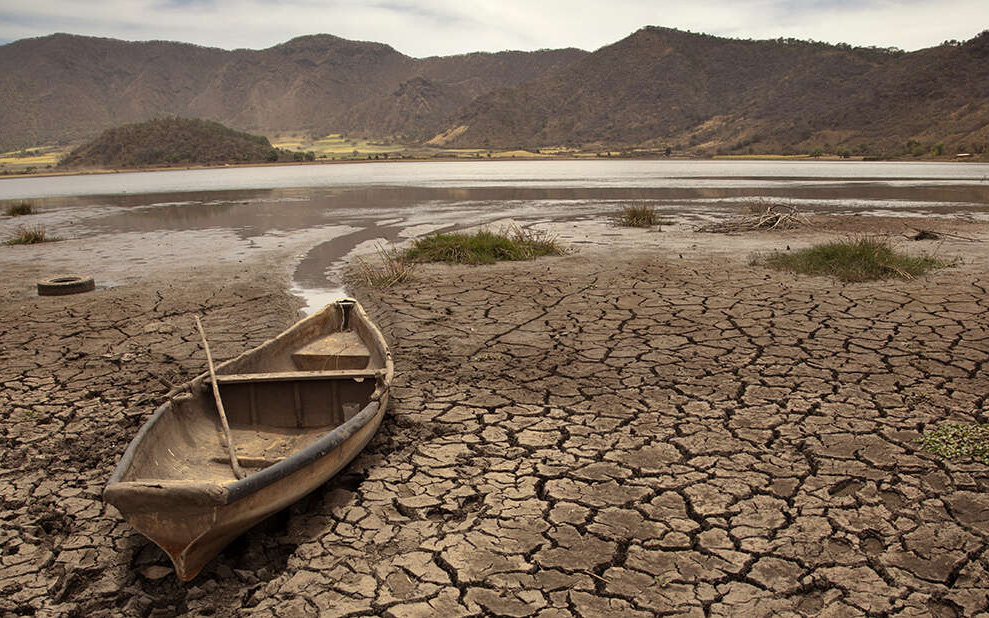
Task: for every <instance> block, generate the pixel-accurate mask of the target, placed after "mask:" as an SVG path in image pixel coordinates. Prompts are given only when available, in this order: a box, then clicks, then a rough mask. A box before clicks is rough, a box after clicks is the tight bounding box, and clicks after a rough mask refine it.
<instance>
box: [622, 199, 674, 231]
mask: <svg viewBox="0 0 989 618" xmlns="http://www.w3.org/2000/svg"><path fill="white" fill-rule="evenodd" d="M612 221H613V222H614V224H615V225H619V226H622V227H653V226H654V225H673V221H668V220H664V219H662V218H661V217H660V216H659V212H657V211H656V209H655V208H653V207H652V206H646V205H645V204H628V205H626V206H624V207H623V208H622V209H621V211H620V212H619V213H617V214H616V215H615V216H614V217H612Z"/></svg>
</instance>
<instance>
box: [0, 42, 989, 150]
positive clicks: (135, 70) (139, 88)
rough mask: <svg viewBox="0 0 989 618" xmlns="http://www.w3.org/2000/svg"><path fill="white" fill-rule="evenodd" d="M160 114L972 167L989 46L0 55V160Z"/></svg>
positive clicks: (4, 51)
mask: <svg viewBox="0 0 989 618" xmlns="http://www.w3.org/2000/svg"><path fill="white" fill-rule="evenodd" d="M163 116H185V117H197V118H203V119H208V120H213V121H217V122H222V123H224V124H226V125H229V126H231V127H234V128H236V129H238V130H243V131H250V132H253V133H262V134H266V135H273V134H277V133H283V132H296V133H306V134H309V135H311V136H314V137H316V136H321V135H326V134H330V133H344V134H348V135H352V134H357V135H362V136H369V137H389V138H393V139H397V140H399V141H403V142H406V143H428V144H431V145H435V146H449V147H474V148H477V147H480V148H540V147H547V146H557V145H570V146H579V147H582V148H587V149H614V148H634V147H639V148H665V147H672V148H673V149H674V150H677V151H681V150H682V151H692V152H695V153H708V154H712V153H721V154H730V153H738V154H758V153H769V152H773V153H786V152H809V151H812V150H815V149H817V150H820V151H823V152H838V153H841V152H849V153H861V154H870V153H876V154H878V153H888V154H903V152H901V151H904V149H905V150H906V151H909V150H911V149H913V150H914V151H916V150H917V149H920V151H922V152H924V153H926V152H928V151H929V150H930V149H937V150H938V151H939V152H940V151H947V152H949V153H950V152H961V151H966V152H975V153H980V152H989V31H986V32H983V33H982V34H981V35H979V36H977V37H975V38H973V39H971V40H969V41H966V42H956V41H951V42H945V43H944V44H942V45H940V46H937V47H933V48H929V49H923V50H919V51H915V52H910V53H906V52H902V51H899V50H895V49H882V48H861V47H857V48H856V47H851V46H848V45H830V44H824V43H815V42H808V41H797V40H793V39H778V40H763V41H752V40H738V39H725V38H719V37H714V36H709V35H703V34H694V33H689V32H682V31H678V30H672V29H666V28H657V27H646V28H643V29H641V30H639V31H637V32H635V33H633V34H632V35H630V36H629V37H627V38H625V39H622V40H621V41H618V42H616V43H614V44H612V45H609V46H606V47H603V48H601V49H599V50H597V51H594V52H592V53H588V52H585V51H582V50H578V49H560V50H540V51H535V52H500V53H473V54H465V55H458V56H447V57H431V58H411V57H409V56H406V55H404V54H401V53H399V52H398V51H396V50H394V49H393V48H391V47H389V46H387V45H384V44H381V43H370V42H359V41H349V40H345V39H341V38H338V37H335V36H331V35H314V36H305V37H300V38H296V39H293V40H291V41H288V42H287V43H283V44H281V45H276V46H274V47H271V48H268V49H263V50H246V49H240V50H232V51H228V50H222V49H216V48H206V47H199V46H195V45H189V44H184V43H172V42H162V41H152V42H140V43H137V42H126V41H119V40H114V39H101V38H91V37H81V36H74V35H67V34H56V35H51V36H47V37H41V38H36V39H24V40H21V41H15V42H13V43H9V44H7V45H3V46H0V150H10V149H14V148H23V147H27V146H32V145H37V144H43V143H53V142H74V141H80V140H82V139H86V138H89V137H92V136H93V135H95V134H97V133H99V132H100V131H101V130H103V129H106V128H109V127H113V126H117V125H120V124H124V123H128V122H136V121H141V120H146V119H149V118H156V117H163ZM914 154H917V153H916V152H914Z"/></svg>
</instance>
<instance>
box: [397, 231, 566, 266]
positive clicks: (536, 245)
mask: <svg viewBox="0 0 989 618" xmlns="http://www.w3.org/2000/svg"><path fill="white" fill-rule="evenodd" d="M564 253H566V249H564V248H563V247H562V246H561V245H560V243H559V242H557V240H556V238H554V237H551V236H550V235H548V234H546V233H545V232H538V231H532V230H525V229H522V228H520V227H517V226H516V227H512V228H511V229H509V230H504V231H502V232H498V233H495V232H491V231H488V230H479V231H477V232H473V233H453V234H431V235H429V236H424V237H422V238H418V239H416V240H415V242H414V243H413V244H412V247H410V248H409V249H407V250H406V252H405V257H406V258H407V259H409V260H412V261H414V262H448V263H452V264H492V263H494V262H496V261H499V260H510V261H515V260H531V259H533V258H536V257H539V256H543V255H563V254H564Z"/></svg>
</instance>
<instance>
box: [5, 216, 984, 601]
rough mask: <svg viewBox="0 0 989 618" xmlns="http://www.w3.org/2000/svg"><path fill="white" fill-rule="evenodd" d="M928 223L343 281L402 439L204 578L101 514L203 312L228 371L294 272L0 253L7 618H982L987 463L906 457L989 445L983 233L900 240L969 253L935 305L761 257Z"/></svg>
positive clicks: (281, 315) (391, 438) (881, 223)
mask: <svg viewBox="0 0 989 618" xmlns="http://www.w3.org/2000/svg"><path fill="white" fill-rule="evenodd" d="M911 225H914V226H920V225H927V226H928V227H930V225H932V224H930V223H929V222H928V223H924V222H922V221H920V220H906V219H895V220H885V219H873V218H866V217H848V218H840V217H831V218H821V219H819V220H817V221H816V226H815V228H814V229H812V230H807V231H799V230H798V231H792V232H783V233H777V234H755V235H740V236H735V237H729V238H728V239H727V241H726V239H725V238H724V237H712V236H710V235H700V234H696V233H692V232H688V231H685V230H675V232H676V233H674V231H664V232H652V233H650V232H639V231H635V230H629V231H628V232H627V233H626V232H625V231H618V232H617V233H621V234H625V235H626V237H625V239H624V241H623V243H622V244H621V246H623V247H624V248H623V249H622V250H621V251H617V252H616V251H614V250H610V251H609V250H608V249H607V247H608V245H609V243H612V242H613V240H614V239H613V238H612V237H610V236H604V237H602V236H601V235H600V234H599V233H597V232H594V231H593V230H589V229H584V228H581V227H580V224H579V223H577V224H574V223H567V224H566V225H563V224H561V225H560V226H559V227H558V229H555V230H553V231H556V232H566V233H567V234H569V235H570V236H571V237H572V238H573V239H579V240H581V241H582V245H581V246H582V249H581V251H580V252H579V253H576V254H574V255H569V256H565V257H561V258H553V259H542V260H538V261H534V262H525V263H516V264H499V265H496V266H492V267H484V268H461V267H457V268H451V267H439V266H430V267H424V268H422V269H421V270H420V271H419V280H418V281H417V282H415V283H412V284H409V285H406V286H403V287H396V288H393V289H391V290H388V291H373V290H367V289H363V288H361V287H360V286H359V285H357V284H356V282H354V281H351V284H352V288H351V291H352V292H353V293H354V294H355V295H356V296H357V297H358V298H360V299H361V300H362V302H364V303H365V306H366V307H367V309H368V311H369V313H370V314H371V315H372V317H373V318H374V319H375V320H376V321H377V322H378V323H379V325H380V326H381V328H382V330H383V331H384V332H385V334H386V336H387V337H388V338H389V341H390V342H391V344H392V345H393V352H394V355H395V359H396V385H395V390H394V399H393V405H392V407H391V409H390V410H389V411H388V414H387V416H386V419H385V422H384V424H383V427H382V429H381V431H380V432H379V434H378V435H377V436H376V438H375V439H374V440H373V442H372V443H371V445H370V446H369V447H368V449H366V451H365V452H364V453H363V454H362V455H361V456H360V457H358V459H357V460H355V462H354V463H353V464H352V465H351V466H350V467H349V468H348V469H347V471H346V472H345V473H344V474H343V475H341V476H340V477H338V478H337V479H335V480H334V481H332V482H330V483H328V484H327V485H326V486H324V487H322V488H321V489H320V490H318V491H317V492H315V493H314V494H312V495H311V496H309V497H308V498H306V499H304V500H302V501H301V502H300V503H298V504H296V505H294V506H292V507H290V508H289V509H287V510H286V511H285V512H283V513H280V514H278V515H276V516H274V517H272V518H271V519H269V520H268V521H266V522H265V523H263V524H261V525H259V526H257V527H256V528H254V529H252V530H251V531H249V532H248V533H247V534H245V535H244V536H243V537H241V538H240V539H238V540H237V541H236V542H235V543H234V544H233V545H231V546H230V547H229V548H228V549H227V550H225V551H224V552H223V553H222V554H221V555H220V556H219V557H218V558H216V559H215V560H213V561H212V562H211V563H210V564H209V565H208V566H207V567H206V569H205V570H204V571H203V573H202V574H201V575H200V576H198V577H197V578H196V579H195V580H193V581H192V582H190V583H188V584H184V585H183V584H179V583H178V582H177V581H176V580H175V578H174V576H173V575H172V573H171V568H170V566H169V563H168V560H167V558H166V557H165V555H164V554H163V553H162V552H161V551H160V550H158V549H157V548H156V547H155V546H153V545H152V544H151V543H150V542H148V541H147V540H145V539H144V538H143V537H141V536H140V535H138V534H137V533H135V532H134V531H133V530H132V529H131V528H130V527H129V526H128V525H127V524H126V523H125V522H123V521H122V520H121V519H120V517H119V515H118V514H117V513H116V512H115V511H114V510H113V509H112V508H111V507H107V506H105V505H104V504H103V503H102V501H101V500H100V492H101V491H102V487H103V484H104V483H105V481H106V478H107V477H108V476H109V474H110V472H111V471H112V469H113V467H114V465H115V464H116V461H117V459H118V458H119V456H120V454H121V453H122V452H123V449H124V448H125V446H126V444H127V442H128V441H129V440H130V438H131V437H132V436H133V434H134V432H135V431H136V430H137V428H138V427H139V426H140V425H141V423H143V421H144V420H146V419H147V417H148V416H149V415H150V414H151V413H152V412H153V410H154V408H155V406H156V405H157V404H158V403H160V402H161V400H162V397H163V395H164V393H165V392H167V390H168V388H169V387H170V386H171V385H173V384H178V383H181V382H182V381H184V380H186V379H188V378H190V377H191V376H193V375H195V374H196V373H198V372H199V371H201V370H202V369H203V359H202V358H201V357H202V353H201V350H200V349H199V347H198V343H197V335H196V333H195V330H194V327H193V325H192V316H193V315H196V314H198V315H202V316H204V324H205V326H206V328H207V330H208V331H209V333H210V339H211V345H212V347H213V351H214V355H215V356H216V358H217V359H218V360H223V359H226V358H229V357H231V356H233V355H235V354H237V353H239V352H240V351H242V350H243V349H245V348H248V347H251V346H253V345H256V344H258V343H260V342H261V341H263V340H264V339H266V338H269V337H271V336H273V335H275V334H277V333H278V332H280V331H281V330H282V329H283V328H284V327H285V326H287V325H288V324H290V323H292V322H293V321H294V320H295V319H296V317H297V314H298V310H299V308H300V306H301V303H300V301H299V300H298V299H296V298H294V297H291V296H289V295H288V294H287V293H286V291H285V290H286V289H287V287H288V284H289V282H288V268H287V264H289V263H290V262H291V252H290V251H288V250H283V251H280V252H279V251H274V252H270V253H264V254H263V255H258V256H256V257H253V258H251V257H247V256H245V257H243V258H242V259H243V261H242V262H238V261H234V260H231V261H228V262H223V263H219V264H213V265H211V267H210V268H203V267H202V266H201V265H197V264H195V263H192V262H193V261H191V260H190V261H189V262H188V263H186V262H183V263H180V264H171V265H169V266H166V265H164V264H162V265H159V266H157V267H156V266H155V265H154V264H150V265H148V266H147V267H146V269H145V272H142V273H141V275H140V276H132V277H124V278H122V279H121V284H120V285H117V286H115V287H110V288H101V289H98V290H96V291H95V292H92V293H89V294H82V295H77V296H70V297H37V296H35V295H34V294H33V291H32V286H33V284H34V281H35V280H36V279H38V278H41V277H42V276H45V275H47V274H48V273H49V272H50V270H51V269H52V268H53V264H54V265H55V266H58V265H59V264H61V263H62V261H61V260H62V259H63V258H60V257H59V251H62V249H57V248H56V249H53V248H52V247H45V246H37V247H30V248H0V250H2V251H9V250H12V249H13V250H18V251H20V253H19V254H18V256H19V257H18V258H17V259H7V260H4V262H5V269H6V270H8V273H9V274H8V281H9V282H10V283H8V284H7V285H6V286H4V288H3V290H2V294H0V382H2V383H3V386H4V388H3V390H2V391H0V417H2V420H3V423H2V424H0V427H2V429H0V439H2V440H3V450H2V454H0V501H2V504H3V509H2V525H0V581H2V584H0V586H2V588H0V592H2V594H0V613H2V614H3V615H31V614H36V615H77V616H82V615H91V616H104V615H106V616H110V615H158V616H171V615H214V616H234V615H257V616H268V615H284V616H298V615H314V616H315V615H331V616H333V615H385V616H428V615H434V614H444V615H484V614H493V615H516V616H523V615H541V616H608V615H631V616H649V615H653V614H654V613H656V612H670V611H679V612H680V613H682V614H684V615H697V616H700V615H729V614H730V615H741V614H744V615H775V614H779V613H781V612H791V613H792V614H794V615H808V616H809V615H818V614H821V613H833V614H838V615H862V614H870V615H871V614H875V615H893V614H909V615H939V616H951V615H957V616H961V615H971V614H974V613H977V612H980V611H986V610H987V609H989V557H987V549H989V498H987V497H986V496H987V494H986V491H987V489H989V467H987V466H985V465H983V464H978V463H972V462H959V463H946V462H942V461H940V460H938V459H937V458H935V457H933V456H931V455H928V454H926V453H923V452H920V451H918V450H917V449H916V447H915V444H914V442H913V440H914V438H916V436H918V435H919V432H920V431H922V430H923V429H924V428H925V427H928V426H933V425H934V424H936V423H938V422H941V421H943V420H953V421H960V422H986V421H987V420H989V419H987V417H986V414H985V413H984V412H983V411H984V410H985V409H986V399H987V394H989V337H987V333H989V297H987V296H986V290H987V289H989V261H987V258H989V248H987V244H989V243H987V242H986V241H987V240H989V225H986V224H976V223H967V222H964V221H938V222H937V223H936V225H937V226H938V229H940V230H941V231H946V232H952V233H955V234H957V235H959V236H965V237H969V238H975V239H978V242H971V241H967V240H963V239H960V238H946V239H945V240H944V241H943V243H937V242H933V241H923V242H918V243H909V244H905V245H904V248H907V249H910V250H924V251H937V252H938V253H939V254H941V255H945V256H952V255H957V256H960V257H962V259H963V262H962V263H961V264H960V265H959V266H957V267H955V268H952V269H949V270H944V271H940V272H938V273H935V274H933V275H931V276H928V277H925V278H923V279H920V280H916V281H901V282H882V283H870V284H854V285H840V284H836V283H834V282H833V281H830V280H827V279H823V278H804V277H800V278H798V277H794V276H792V275H788V274H783V273H776V272H771V271H767V270H763V269H761V268H755V267H751V266H749V265H748V261H747V257H748V254H749V253H750V252H751V251H757V250H767V249H770V248H782V247H783V246H786V245H791V246H793V247H794V248H795V247H797V246H802V245H804V244H809V243H811V242H814V241H815V240H819V239H821V238H825V237H831V236H834V235H836V234H839V235H840V234H846V233H861V232H865V231H878V230H885V231H887V232H893V233H903V232H906V231H908V229H909V227H910V226H911ZM897 226H898V227H897ZM615 232H616V231H615V230H614V229H611V230H609V231H608V233H609V234H611V233H615ZM657 234H658V235H664V236H657ZM657 238H662V240H663V242H662V243H657V242H654V241H655V240H656V239H657ZM638 239H641V241H642V242H641V243H640V242H639V240H638ZM647 241H648V242H647ZM905 242H906V241H905ZM636 244H639V245H640V246H649V247H650V248H649V249H648V250H642V249H638V250H637V249H635V246H636ZM719 246H720V247H721V249H718V247H719Z"/></svg>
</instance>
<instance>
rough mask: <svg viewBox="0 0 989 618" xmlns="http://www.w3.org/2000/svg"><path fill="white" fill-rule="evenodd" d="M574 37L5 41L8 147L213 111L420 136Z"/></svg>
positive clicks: (517, 79) (316, 131)
mask: <svg viewBox="0 0 989 618" xmlns="http://www.w3.org/2000/svg"><path fill="white" fill-rule="evenodd" d="M586 55H587V52H584V51H581V50H577V49H566V50H548V51H538V52H531V53H523V52H502V53H497V54H487V53H483V54H482V53H478V54H466V55H461V56H450V57H438V58H424V59H416V58H410V57H408V56H405V55H403V54H401V53H399V52H397V51H395V50H394V49H392V48H391V47H389V46H387V45H383V44H380V43H368V42H360V41H348V40H346V39H341V38H338V37H335V36H330V35H314V36H305V37H299V38H297V39H293V40H291V41H289V42H287V43H283V44H281V45H276V46H274V47H271V48H269V49H264V50H249V49H240V50H235V51H227V50H222V49H215V48H206V47H199V46H195V45H188V44H184V43H170V42H162V41H152V42H143V43H132V42H127V41H118V40H114V39H101V38H92V37H82V36H74V35H68V34H56V35H51V36H46V37H41V38H36V39H24V40H21V41H15V42H13V43H10V44H7V45H3V46H0V151H4V150H12V149H17V148H22V147H25V146H30V145H36V144H42V143H52V142H55V141H61V142H63V143H65V142H71V141H78V140H81V139H89V138H92V137H93V136H95V135H96V134H98V133H99V132H100V131H102V130H104V129H107V128H110V127H114V126H119V125H121V124H123V123H128V122H139V121H143V120H149V119H152V118H159V117H162V116H183V117H195V118H207V119H210V120H214V121H217V122H222V123H223V124H226V125H228V126H231V127H234V128H237V129H239V130H243V131H251V132H254V133H263V134H267V135H274V134H276V133H279V132H307V133H310V134H312V135H325V134H329V133H346V134H350V133H361V134H366V135H370V136H384V135H389V136H392V135H405V134H408V135H410V136H420V135H427V134H431V133H432V132H434V130H435V129H438V128H439V127H441V126H442V124H443V123H444V122H446V121H447V119H448V118H449V116H450V115H451V114H452V113H453V112H455V111H456V110H457V109H458V108H459V107H460V106H461V105H463V104H465V103H467V102H468V101H470V100H472V99H473V98H475V97H476V96H478V95H480V94H483V93H485V92H488V91H491V90H494V89H496V88H503V87H506V86H512V85H517V84H521V83H522V82H525V81H527V80H531V79H536V78H538V77H540V76H542V75H544V74H545V73H547V72H549V71H552V70H555V69H558V68H561V67H563V66H565V65H567V64H569V63H571V62H573V61H574V60H577V59H579V58H582V57H583V56H586Z"/></svg>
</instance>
